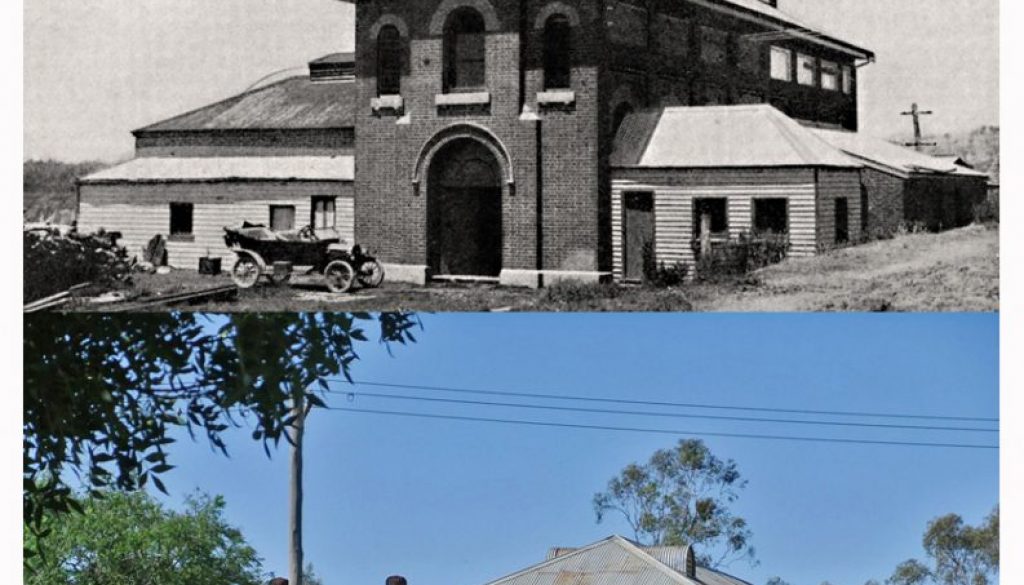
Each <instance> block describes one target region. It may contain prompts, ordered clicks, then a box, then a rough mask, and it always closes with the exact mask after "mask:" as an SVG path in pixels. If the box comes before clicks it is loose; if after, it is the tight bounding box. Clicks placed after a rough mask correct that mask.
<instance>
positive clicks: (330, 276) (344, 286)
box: [324, 260, 356, 293]
mask: <svg viewBox="0 0 1024 585" xmlns="http://www.w3.org/2000/svg"><path fill="white" fill-rule="evenodd" d="M355 280H356V271H355V269H354V268H352V265H351V264H349V263H348V262H345V261H344V260H335V261H334V262H331V263H330V264H328V265H327V268H325V269H324V282H326V283H327V289H328V290H330V291H331V292H333V293H344V292H348V291H349V289H351V288H352V284H353V283H354V282H355Z"/></svg>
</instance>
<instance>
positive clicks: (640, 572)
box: [488, 536, 750, 585]
mask: <svg viewBox="0 0 1024 585" xmlns="http://www.w3.org/2000/svg"><path fill="white" fill-rule="evenodd" d="M669 548H674V547H659V549H662V550H661V551H660V552H658V549H643V548H641V547H639V546H637V545H636V544H634V543H633V542H631V541H629V540H626V539H625V538H622V537H621V536H612V537H609V538H606V539H604V540H600V541H598V542H595V543H593V544H590V545H587V546H585V547H582V548H578V549H571V548H557V549H553V550H552V551H551V552H549V555H548V556H549V558H548V560H546V561H544V562H542V563H540V564H537V565H534V566H532V567H529V568H526V569H524V570H522V571H518V572H516V573H513V574H511V575H508V576H506V577H502V578H501V579H498V580H497V581H492V582H491V583H489V584H488V585H750V584H749V583H747V582H746V581H743V580H742V579H737V578H735V577H732V576H730V575H726V574H725V573H721V572H718V571H713V570H710V569H706V568H703V567H698V568H697V579H696V580H694V579H689V578H687V577H686V575H685V572H684V571H685V569H684V571H680V570H677V569H676V568H674V567H672V566H669V565H668V564H666V563H665V562H663V561H661V560H659V559H658V558H657V557H655V556H654V555H652V554H650V551H654V552H658V554H662V555H666V554H668V555H670V556H671V554H674V553H670V552H667V549H669ZM679 550H684V549H682V548H680V549H679Z"/></svg>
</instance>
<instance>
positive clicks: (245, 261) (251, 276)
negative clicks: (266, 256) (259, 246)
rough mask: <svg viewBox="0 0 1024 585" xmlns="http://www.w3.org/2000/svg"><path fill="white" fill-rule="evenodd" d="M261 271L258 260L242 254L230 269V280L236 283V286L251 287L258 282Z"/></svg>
mask: <svg viewBox="0 0 1024 585" xmlns="http://www.w3.org/2000/svg"><path fill="white" fill-rule="evenodd" d="M262 272H263V271H262V270H261V269H260V265H259V262H257V261H256V259H255V258H253V257H252V256H250V255H248V254H242V255H240V256H239V257H238V260H237V261H236V262H235V266H234V267H233V268H232V269H231V280H233V281H234V282H235V284H236V285H238V288H252V287H254V286H256V283H257V282H259V280H260V274H261V273H262Z"/></svg>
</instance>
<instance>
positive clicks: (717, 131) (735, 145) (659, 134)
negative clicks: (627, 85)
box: [611, 104, 863, 169]
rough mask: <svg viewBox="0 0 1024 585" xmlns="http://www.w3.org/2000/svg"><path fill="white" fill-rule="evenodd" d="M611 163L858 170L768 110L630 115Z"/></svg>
mask: <svg viewBox="0 0 1024 585" xmlns="http://www.w3.org/2000/svg"><path fill="white" fill-rule="evenodd" d="M611 161H612V166H613V167H647V168H686V169H693V168H738V167H840V168H858V167H861V166H863V165H861V164H860V163H858V162H857V161H855V160H853V159H851V158H850V157H848V156H846V155H845V154H843V153H842V152H840V151H839V150H838V149H837V148H835V147H834V146H832V145H830V144H829V143H828V142H826V141H824V140H822V139H821V138H819V137H818V136H816V135H814V134H813V133H811V131H810V130H809V129H808V128H805V127H803V126H801V125H800V124H798V123H797V122H796V121H795V120H793V119H792V118H789V117H787V116H786V115H785V114H783V113H782V112H780V111H779V110H777V109H775V108H774V107H773V106H771V105H768V104H756V105H746V106H704V107H685V106H680V107H670V108H661V109H658V110H654V111H653V112H651V111H648V112H636V113H633V114H630V115H628V116H627V117H626V118H625V119H624V120H623V122H622V125H621V126H620V128H619V133H618V135H617V136H616V138H615V145H614V151H613V152H612V157H611Z"/></svg>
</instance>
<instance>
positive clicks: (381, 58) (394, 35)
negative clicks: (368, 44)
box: [377, 25, 402, 96]
mask: <svg viewBox="0 0 1024 585" xmlns="http://www.w3.org/2000/svg"><path fill="white" fill-rule="evenodd" d="M401 93H402V34H401V33H400V32H398V27H396V26H394V25H387V26H385V27H383V28H381V29H380V33H379V34H378V35H377V95H379V96H381V95H399V94H401Z"/></svg>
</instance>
